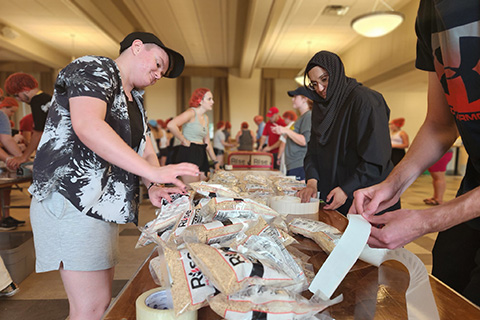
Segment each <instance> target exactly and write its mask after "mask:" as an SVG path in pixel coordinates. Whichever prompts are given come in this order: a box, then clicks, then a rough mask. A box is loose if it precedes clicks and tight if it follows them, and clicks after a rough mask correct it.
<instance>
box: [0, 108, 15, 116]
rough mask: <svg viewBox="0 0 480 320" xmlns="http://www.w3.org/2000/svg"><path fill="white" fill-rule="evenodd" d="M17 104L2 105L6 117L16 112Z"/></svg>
mask: <svg viewBox="0 0 480 320" xmlns="http://www.w3.org/2000/svg"><path fill="white" fill-rule="evenodd" d="M17 110H18V106H12V107H3V108H2V111H3V113H5V114H6V115H7V117H9V118H10V117H11V116H13V115H14V114H15V112H17Z"/></svg>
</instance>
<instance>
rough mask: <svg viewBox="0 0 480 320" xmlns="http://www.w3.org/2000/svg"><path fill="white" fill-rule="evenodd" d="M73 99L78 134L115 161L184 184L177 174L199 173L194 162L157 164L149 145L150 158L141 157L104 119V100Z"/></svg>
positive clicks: (151, 177)
mask: <svg viewBox="0 0 480 320" xmlns="http://www.w3.org/2000/svg"><path fill="white" fill-rule="evenodd" d="M69 101H70V113H71V119H72V126H73V130H74V131H75V133H76V134H77V136H78V138H79V139H80V141H82V143H84V144H85V146H87V147H88V148H89V149H91V150H92V151H94V152H95V153H96V154H98V155H99V156H100V157H101V158H103V159H104V160H106V161H108V162H110V163H111V164H113V165H116V166H118V167H120V168H122V169H124V170H126V171H129V172H131V173H133V174H136V175H138V176H140V177H143V178H145V179H146V180H148V181H153V182H158V183H174V184H175V185H177V186H179V187H182V188H183V187H184V184H183V183H182V182H181V181H179V180H178V179H177V178H176V177H177V176H179V175H180V174H182V175H192V176H193V175H197V174H198V168H197V167H196V166H195V165H191V164H179V165H173V166H165V167H157V166H156V164H153V161H152V160H151V157H150V156H151V152H153V151H149V147H147V149H146V152H147V153H146V157H147V158H146V159H145V158H142V157H140V156H139V155H138V154H137V153H136V152H135V151H134V150H133V149H132V148H130V147H129V146H128V145H127V144H126V143H125V141H123V139H122V138H120V136H119V135H118V134H117V133H116V132H115V131H114V130H113V129H112V127H110V126H109V125H108V124H107V123H106V122H105V121H104V119H105V114H106V110H107V108H106V107H107V106H106V103H105V102H104V101H102V100H100V99H97V98H92V97H74V98H70V100H69ZM99 137H101V138H100V139H99ZM149 146H150V145H149ZM152 150H153V148H152Z"/></svg>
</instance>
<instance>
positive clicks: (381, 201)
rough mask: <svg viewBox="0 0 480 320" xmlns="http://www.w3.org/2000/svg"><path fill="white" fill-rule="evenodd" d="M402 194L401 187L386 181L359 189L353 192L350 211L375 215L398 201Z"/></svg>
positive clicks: (364, 214)
mask: <svg viewBox="0 0 480 320" xmlns="http://www.w3.org/2000/svg"><path fill="white" fill-rule="evenodd" d="M400 194H401V191H400V189H399V188H396V187H394V185H393V184H391V183H387V182H386V181H384V182H382V183H380V184H376V185H374V186H371V187H368V188H364V189H359V190H357V191H355V192H354V193H353V203H352V206H351V207H350V209H349V210H348V213H356V214H361V215H363V216H364V217H366V216H370V215H374V214H375V213H377V212H380V211H383V210H385V209H387V208H389V207H391V206H393V205H394V204H395V203H397V201H398V199H400Z"/></svg>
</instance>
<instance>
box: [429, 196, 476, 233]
mask: <svg viewBox="0 0 480 320" xmlns="http://www.w3.org/2000/svg"><path fill="white" fill-rule="evenodd" d="M479 197H480V187H477V188H475V189H473V190H471V191H470V192H467V193H465V194H464V195H461V196H459V197H458V198H455V199H453V200H451V201H448V202H446V203H445V204H443V205H441V206H436V207H435V208H429V209H426V210H423V212H422V215H424V216H425V217H426V219H425V221H426V222H425V223H426V226H425V230H426V231H427V232H429V233H430V232H440V231H444V230H447V229H449V228H451V227H453V226H455V225H458V224H460V223H463V222H466V221H469V220H472V219H474V218H478V217H480V206H479V205H478V199H479Z"/></svg>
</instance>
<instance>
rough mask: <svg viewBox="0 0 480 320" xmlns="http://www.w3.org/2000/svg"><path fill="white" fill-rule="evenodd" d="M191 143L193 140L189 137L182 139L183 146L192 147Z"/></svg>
mask: <svg viewBox="0 0 480 320" xmlns="http://www.w3.org/2000/svg"><path fill="white" fill-rule="evenodd" d="M190 144H191V142H190V141H189V140H187V139H184V140H183V141H182V146H184V147H190Z"/></svg>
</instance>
